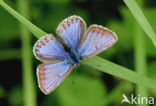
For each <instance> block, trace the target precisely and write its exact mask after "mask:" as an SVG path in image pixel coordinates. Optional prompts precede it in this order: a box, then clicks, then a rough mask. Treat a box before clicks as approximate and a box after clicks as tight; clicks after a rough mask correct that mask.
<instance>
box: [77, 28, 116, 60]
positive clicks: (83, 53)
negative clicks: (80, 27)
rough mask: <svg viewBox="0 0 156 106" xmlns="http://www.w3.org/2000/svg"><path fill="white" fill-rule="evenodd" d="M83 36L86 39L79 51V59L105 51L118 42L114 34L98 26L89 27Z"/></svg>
mask: <svg viewBox="0 0 156 106" xmlns="http://www.w3.org/2000/svg"><path fill="white" fill-rule="evenodd" d="M85 36H86V38H85V40H84V42H83V44H82V46H81V47H80V49H79V56H80V58H81V59H86V58H89V57H91V56H94V55H96V54H98V53H100V52H102V51H104V50H106V49H107V48H109V47H111V46H112V45H113V44H114V43H115V42H116V41H117V40H118V38H117V36H116V34H115V33H114V32H112V31H110V30H109V29H107V28H104V27H102V26H100V25H91V26H90V27H89V28H88V31H87V32H86V35H85Z"/></svg>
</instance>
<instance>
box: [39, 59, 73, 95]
mask: <svg viewBox="0 0 156 106" xmlns="http://www.w3.org/2000/svg"><path fill="white" fill-rule="evenodd" d="M73 67H74V65H73V64H72V63H71V62H69V61H68V60H65V61H60V62H57V63H53V64H49V63H46V64H41V65H39V66H38V68H37V78H38V83H39V87H40V89H41V90H42V91H43V92H44V93H45V94H49V93H50V92H52V91H54V90H55V88H56V87H57V86H58V85H59V84H60V83H61V82H62V81H63V80H64V79H65V77H66V76H67V75H68V74H69V73H70V72H71V71H72V69H73Z"/></svg>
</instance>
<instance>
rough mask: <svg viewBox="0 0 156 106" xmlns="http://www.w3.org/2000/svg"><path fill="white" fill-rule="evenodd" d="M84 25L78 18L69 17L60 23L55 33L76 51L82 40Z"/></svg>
mask: <svg viewBox="0 0 156 106" xmlns="http://www.w3.org/2000/svg"><path fill="white" fill-rule="evenodd" d="M85 31H86V24H85V22H84V21H83V19H82V18H81V17H79V16H70V17H68V18H66V19H65V20H64V21H62V22H61V23H60V25H59V26H58V28H57V29H56V33H57V34H58V35H59V36H60V37H61V38H62V39H63V40H64V41H65V42H66V43H67V44H68V45H69V46H70V47H71V48H72V49H73V50H77V48H78V46H80V45H79V44H80V41H81V40H82V39H84V34H85Z"/></svg>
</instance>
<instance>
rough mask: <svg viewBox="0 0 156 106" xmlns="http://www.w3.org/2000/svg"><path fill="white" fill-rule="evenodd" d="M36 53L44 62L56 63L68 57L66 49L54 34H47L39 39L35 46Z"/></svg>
mask: <svg viewBox="0 0 156 106" xmlns="http://www.w3.org/2000/svg"><path fill="white" fill-rule="evenodd" d="M33 52H34V55H35V56H36V58H38V59H39V60H41V61H42V62H50V63H54V62H57V61H62V60H65V59H66V58H67V56H66V54H65V52H64V50H63V49H62V47H61V45H60V44H59V42H58V41H57V40H56V39H55V37H54V36H53V35H46V36H43V37H42V38H41V39H39V40H38V41H37V42H36V44H35V46H34V48H33Z"/></svg>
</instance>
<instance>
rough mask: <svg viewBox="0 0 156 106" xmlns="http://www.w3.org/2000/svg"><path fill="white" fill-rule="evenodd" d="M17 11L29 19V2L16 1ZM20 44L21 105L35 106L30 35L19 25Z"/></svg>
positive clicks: (25, 28)
mask: <svg viewBox="0 0 156 106" xmlns="http://www.w3.org/2000/svg"><path fill="white" fill-rule="evenodd" d="M17 4H18V10H19V12H20V13H21V14H22V15H23V16H25V17H29V0H25V1H23V0H18V2H17ZM19 28H20V35H21V43H22V48H21V50H22V76H23V77H22V78H23V104H24V106H37V104H36V100H37V97H36V89H35V81H34V79H35V78H33V76H34V75H33V68H32V48H31V34H30V33H29V31H28V29H27V27H25V26H24V25H23V24H21V23H20V24H19Z"/></svg>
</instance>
